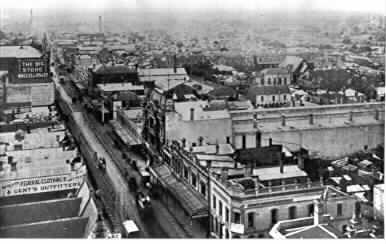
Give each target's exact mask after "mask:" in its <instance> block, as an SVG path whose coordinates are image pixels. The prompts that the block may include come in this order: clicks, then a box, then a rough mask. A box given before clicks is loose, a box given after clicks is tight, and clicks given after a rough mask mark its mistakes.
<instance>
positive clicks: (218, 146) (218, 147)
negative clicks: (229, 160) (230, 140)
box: [216, 144, 220, 155]
mask: <svg viewBox="0 0 386 244" xmlns="http://www.w3.org/2000/svg"><path fill="white" fill-rule="evenodd" d="M219 152H220V145H218V144H216V155H218V154H219Z"/></svg>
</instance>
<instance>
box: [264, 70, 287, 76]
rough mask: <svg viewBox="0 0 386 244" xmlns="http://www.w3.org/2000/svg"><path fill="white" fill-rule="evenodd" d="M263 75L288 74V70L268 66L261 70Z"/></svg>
mask: <svg viewBox="0 0 386 244" xmlns="http://www.w3.org/2000/svg"><path fill="white" fill-rule="evenodd" d="M261 73H262V74H265V75H289V74H290V72H289V71H288V70H287V69H286V68H268V69H263V70H262V71H261Z"/></svg>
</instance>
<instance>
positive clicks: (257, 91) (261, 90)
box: [248, 86, 291, 96]
mask: <svg viewBox="0 0 386 244" xmlns="http://www.w3.org/2000/svg"><path fill="white" fill-rule="evenodd" d="M290 93H291V92H290V89H289V88H288V86H252V87H250V88H249V90H248V96H251V95H252V96H256V95H276V94H290Z"/></svg>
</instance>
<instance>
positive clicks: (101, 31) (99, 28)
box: [98, 16, 103, 33]
mask: <svg viewBox="0 0 386 244" xmlns="http://www.w3.org/2000/svg"><path fill="white" fill-rule="evenodd" d="M98 31H99V33H103V29H102V16H99V17H98Z"/></svg>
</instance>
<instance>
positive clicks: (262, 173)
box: [253, 165, 307, 181]
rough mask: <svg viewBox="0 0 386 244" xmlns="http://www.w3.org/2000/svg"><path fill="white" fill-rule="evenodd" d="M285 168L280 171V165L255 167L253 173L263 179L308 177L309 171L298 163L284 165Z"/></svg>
mask: <svg viewBox="0 0 386 244" xmlns="http://www.w3.org/2000/svg"><path fill="white" fill-rule="evenodd" d="M283 169H284V170H283V173H281V172H280V167H279V166H277V167H267V168H259V169H253V175H254V176H258V177H259V179H260V180H261V181H268V180H277V179H286V178H296V177H307V173H306V172H304V171H303V170H301V169H299V167H298V166H297V165H284V166H283Z"/></svg>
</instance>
